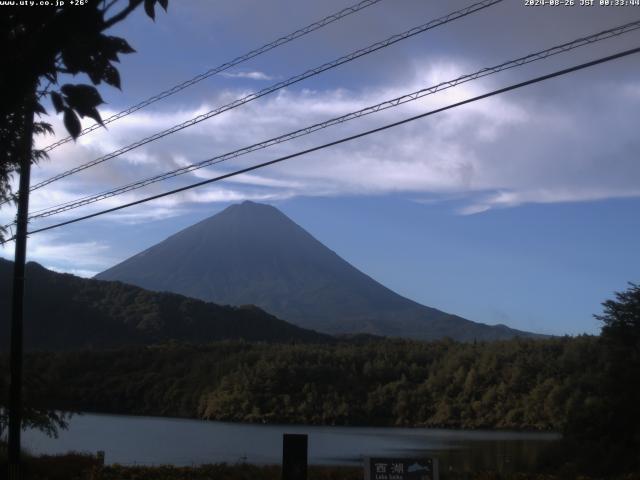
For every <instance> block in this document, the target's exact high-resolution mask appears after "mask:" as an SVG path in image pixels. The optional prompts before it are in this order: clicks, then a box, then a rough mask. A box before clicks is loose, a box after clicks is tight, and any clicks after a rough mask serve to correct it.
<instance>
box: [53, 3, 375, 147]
mask: <svg viewBox="0 0 640 480" xmlns="http://www.w3.org/2000/svg"><path fill="white" fill-rule="evenodd" d="M381 1H382V0H364V1H362V2H360V3H357V4H355V5H352V6H350V7H347V8H344V9H342V10H340V11H339V12H337V13H333V14H331V15H328V16H327V17H325V18H323V19H322V20H319V21H317V22H314V23H312V24H310V25H307V26H306V27H303V28H300V29H299V30H296V31H295V32H293V33H290V34H288V35H285V36H284V37H280V38H278V39H277V40H274V41H273V42H271V43H267V44H266V45H263V46H261V47H259V48H256V49H255V50H251V51H250V52H248V53H245V54H244V55H240V56H239V57H236V58H234V59H233V60H231V61H229V62H226V63H223V64H222V65H218V66H217V67H214V68H212V69H210V70H207V71H206V72H204V73H201V74H199V75H196V76H195V77H193V78H191V79H189V80H186V81H184V82H182V83H179V84H178V85H175V86H173V87H171V88H169V89H167V90H165V91H163V92H160V93H158V94H156V95H154V96H152V97H149V98H147V99H146V100H143V101H142V102H140V103H137V104H135V105H133V106H131V107H129V108H127V109H126V110H122V111H121V112H118V113H116V114H114V115H112V116H110V117H109V118H107V119H105V120H103V121H102V123H103V124H104V125H106V124H108V123H111V122H115V121H116V120H118V119H120V118H122V117H126V116H127V115H130V114H132V113H134V112H137V111H138V110H141V109H143V108H145V107H148V106H149V105H151V104H152V103H155V102H157V101H159V100H162V99H163V98H167V97H169V96H171V95H173V94H175V93H178V92H179V91H181V90H184V89H185V88H188V87H190V86H192V85H195V84H196V83H198V82H201V81H202V80H205V79H207V78H209V77H212V76H213V75H216V74H218V73H220V72H223V71H225V70H228V69H230V68H232V67H235V66H236V65H239V64H241V63H243V62H246V61H247V60H250V59H252V58H254V57H257V56H258V55H262V54H263V53H266V52H268V51H269V50H273V49H274V48H277V47H279V46H281V45H284V44H286V43H289V42H292V41H293V40H296V39H298V38H300V37H302V36H304V35H307V34H308V33H311V32H313V31H315V30H318V29H320V28H322V27H325V26H327V25H329V24H331V23H333V22H335V21H338V20H340V19H342V18H344V17H347V16H349V15H351V14H353V13H356V12H359V11H360V10H364V9H365V8H367V7H370V6H371V5H375V4H376V3H379V2H381ZM101 126H102V125H100V124H98V123H96V124H94V125H91V126H89V127H87V128H85V129H83V130H82V131H81V132H80V135H86V134H87V133H89V132H92V131H94V130H97V129H98V128H100V127H101ZM71 140H73V137H71V136H69V137H65V138H63V139H61V140H58V141H57V142H55V143H52V144H51V145H48V146H46V147H45V148H44V149H43V150H44V151H45V152H50V151H51V150H53V149H54V148H57V147H59V146H60V145H64V144H65V143H67V142H70V141H71Z"/></svg>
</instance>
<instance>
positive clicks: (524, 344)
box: [3, 336, 599, 431]
mask: <svg viewBox="0 0 640 480" xmlns="http://www.w3.org/2000/svg"><path fill="white" fill-rule="evenodd" d="M3 361H4V359H3ZM598 361H599V356H598V354H597V338H596V337H588V336H584V337H578V338H573V339H571V338H561V339H550V340H519V339H518V340H512V341H501V342H491V343H456V342H452V341H448V340H444V341H439V342H432V343H421V342H412V341H404V340H366V341H361V342H354V341H343V342H339V343H335V344H319V345H318V344H316V345H310V344H266V343H249V342H243V341H225V342H216V343H211V344H208V345H190V344H179V343H168V344H164V345H157V346H147V347H128V348H120V349H114V350H106V351H90V350H87V351H81V352H57V353H32V354H30V355H28V356H27V358H26V363H25V365H26V375H25V378H26V379H27V380H28V379H31V381H28V385H31V386H32V387H33V388H27V398H28V400H29V402H30V403H32V404H33V405H34V406H38V405H39V404H41V403H43V402H44V403H45V404H46V405H43V406H46V407H48V408H55V409H60V410H71V411H74V410H75V411H97V412H112V413H127V414H144V415H166V416H177V417H193V418H205V419H210V420H227V421H238V422H285V423H306V424H323V425H387V426H388V425H397V426H400V425H401V426H429V427H461V428H509V429H511V428H518V429H531V430H556V431H561V430H563V429H565V427H566V425H567V422H568V421H569V420H570V415H569V414H570V412H572V411H577V410H581V409H584V408H585V406H587V405H589V404H592V403H594V402H598V401H599V400H598V395H597V388H596V387H597V380H596V377H597V373H596V372H597V370H598ZM3 371H6V369H5V368H3ZM97 379H99V380H98V381H97ZM5 384H6V383H5Z"/></svg>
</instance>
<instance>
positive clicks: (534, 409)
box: [0, 284, 640, 472]
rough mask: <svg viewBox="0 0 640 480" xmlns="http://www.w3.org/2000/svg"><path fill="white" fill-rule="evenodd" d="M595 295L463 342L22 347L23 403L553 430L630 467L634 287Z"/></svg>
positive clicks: (565, 453) (576, 449)
mask: <svg viewBox="0 0 640 480" xmlns="http://www.w3.org/2000/svg"><path fill="white" fill-rule="evenodd" d="M603 307H604V310H603V314H602V315H599V316H597V318H598V319H599V320H601V321H602V322H603V327H602V331H601V335H599V336H586V335H585V336H577V337H562V338H548V339H521V338H516V339H513V340H505V341H494V342H467V343H462V342H454V341H452V340H449V339H444V340H440V341H435V342H420V341H411V340H401V339H383V338H377V337H369V336H355V337H349V338H333V339H332V340H331V341H330V342H326V343H306V342H300V341H289V342H280V343H267V342H249V341H246V340H224V341H216V342H210V343H204V344H193V343H183V342H177V341H169V342H165V343H162V344H157V345H138V346H128V347H118V348H113V349H104V350H93V349H85V350H78V351H57V352H44V351H43V352H31V353H29V354H28V355H27V356H26V358H25V384H26V388H25V403H26V406H27V411H28V412H33V415H31V416H32V417H33V418H34V419H35V420H33V422H34V424H36V425H38V422H40V423H41V424H44V425H49V426H51V425H52V424H54V425H56V424H57V425H58V426H64V420H65V418H64V416H63V417H60V418H55V417H54V418H53V419H51V418H50V417H47V415H51V412H61V411H62V412H104V413H122V414H137V415H157V416H175V417H190V418H201V419H208V420H224V421H234V422H261V423H268V422H278V423H301V424H322V425H371V426H374V425H376V426H426V427H448V428H474V429H475V428H490V429H519V430H538V431H556V432H561V433H562V434H563V436H564V447H563V450H562V454H561V456H562V459H566V458H581V459H583V460H584V461H585V462H591V460H592V459H593V458H597V459H598V465H599V466H602V467H605V466H606V468H607V471H608V472H611V471H615V470H618V471H635V470H637V469H639V468H640V409H638V405H640V388H639V385H638V378H640V286H638V285H634V284H631V287H630V288H629V289H628V290H627V291H625V292H619V293H617V294H616V299H615V300H607V301H606V302H604V303H603ZM0 371H1V372H3V375H2V377H0V395H1V397H0V398H6V394H7V385H8V378H7V376H6V375H7V372H8V368H7V358H6V356H0ZM0 411H2V412H4V410H2V409H0ZM43 415H44V416H43ZM2 426H3V417H2V416H0V427H2Z"/></svg>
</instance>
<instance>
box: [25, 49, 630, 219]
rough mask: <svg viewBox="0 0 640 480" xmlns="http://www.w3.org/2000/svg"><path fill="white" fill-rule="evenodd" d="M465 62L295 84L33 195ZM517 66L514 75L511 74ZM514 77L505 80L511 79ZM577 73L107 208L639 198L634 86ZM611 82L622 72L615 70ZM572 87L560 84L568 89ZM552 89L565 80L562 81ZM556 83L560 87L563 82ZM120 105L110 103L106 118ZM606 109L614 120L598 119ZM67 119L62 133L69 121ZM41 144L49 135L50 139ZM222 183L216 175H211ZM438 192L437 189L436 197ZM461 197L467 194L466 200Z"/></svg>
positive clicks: (186, 178) (119, 129)
mask: <svg viewBox="0 0 640 480" xmlns="http://www.w3.org/2000/svg"><path fill="white" fill-rule="evenodd" d="M473 70H474V68H472V67H471V66H469V65H468V64H467V63H466V62H465V61H463V60H460V59H450V58H447V59H438V58H437V57H436V58H434V59H431V60H429V61H425V60H424V59H423V60H416V61H414V65H413V75H412V76H411V78H409V79H404V78H402V79H400V78H399V79H396V81H394V82H389V83H387V84H385V85H382V86H378V87H372V86H366V85H365V86H363V87H362V88H360V89H358V90H353V89H351V90H350V89H345V88H327V89H299V90H294V89H289V90H281V91H279V92H278V93H276V94H274V95H272V96H269V97H266V98H264V99H260V100H258V101H254V102H251V103H249V104H246V105H244V106H242V107H240V108H237V109H233V110H231V111H228V112H226V113H225V114H223V115H219V116H216V117H214V118H211V119H209V120H206V121H204V122H202V123H199V124H197V125H194V126H193V127H191V128H188V129H185V130H183V131H181V132H178V133H176V134H174V135H170V136H168V137H165V138H163V139H162V140H159V141H157V142H153V143H150V144H147V145H145V146H143V147H141V148H138V149H136V150H134V151H132V152H129V153H126V154H124V155H122V157H119V158H116V159H112V160H109V161H108V162H105V163H104V164H102V165H100V166H97V167H95V168H91V169H89V170H87V171H84V172H82V173H80V174H78V175H74V176H72V177H69V178H68V179H65V180H62V181H60V182H56V183H54V184H52V185H49V186H48V187H46V188H44V189H41V190H38V191H37V192H35V193H34V195H33V199H32V205H33V208H34V209H38V208H44V207H46V206H48V205H51V204H56V203H60V202H66V201H68V200H71V199H73V198H77V197H79V196H83V195H87V194H89V193H93V192H98V191H102V190H106V189H109V188H113V187H117V186H120V185H122V184H126V183H129V182H131V181H133V180H137V179H140V178H145V177H148V176H151V175H155V174H158V173H162V172H165V171H167V170H170V169H174V168H179V167H182V166H185V165H188V164H191V163H193V162H198V161H202V160H205V159H207V158H212V157H216V156H218V155H221V154H224V153H227V152H230V151H233V150H235V149H238V148H239V147H244V146H247V145H251V144H253V143H256V142H260V141H263V140H266V139H269V138H271V137H275V136H278V135H282V134H283V133H286V132H289V131H293V130H296V129H299V128H301V127H304V126H307V125H312V124H314V123H318V122H322V121H325V120H327V119H329V118H333V117H336V116H339V115H344V114H346V113H349V112H351V111H355V110H358V109H360V108H363V107H366V106H369V105H373V104H375V103H377V102H380V101H381V100H384V99H390V98H394V97H397V96H399V95H402V94H406V93H409V92H411V91H413V90H417V89H419V88H425V87H429V86H431V85H434V84H437V83H439V82H441V81H443V80H446V79H450V78H455V77H457V76H459V75H461V74H464V73H468V72H470V71H473ZM509 75H511V76H513V74H512V73H509ZM511 76H509V77H508V78H509V79H510V78H511ZM508 83H509V81H508V79H505V78H503V77H500V76H496V77H491V78H486V79H483V80H481V81H478V82H470V83H466V84H462V85H459V86H458V87H456V88H452V89H448V90H444V91H441V92H439V93H438V94H436V95H432V96H428V97H425V98H422V99H419V100H417V101H415V102H412V103H408V104H405V105H402V106H399V107H397V108H395V109H389V110H385V111H382V112H379V113H377V114H375V115H370V116H366V117H362V118H360V119H358V120H354V121H351V122H348V123H344V124H341V125H339V126H335V127H331V128H328V129H325V130H321V131H318V132H315V133H313V134H311V135H308V136H304V137H300V138H297V139H295V140H293V141H291V142H286V143H282V144H279V145H276V146H273V147H270V148H268V149H265V150H260V151H256V152H253V153H251V154H248V155H245V156H241V157H238V158H234V159H232V160H230V161H228V162H224V163H222V164H219V165H216V166H215V167H208V168H206V169H201V170H196V171H194V172H191V173H189V174H186V175H183V176H181V177H177V178H174V179H172V180H170V181H167V182H162V183H158V184H154V185H150V186H148V187H145V188H144V189H142V190H139V191H136V192H130V193H128V194H125V195H122V196H120V197H116V198H111V199H108V200H105V201H103V202H100V203H98V204H94V205H92V206H89V207H83V208H82V209H79V210H77V211H71V212H68V213H66V214H64V215H63V216H62V217H60V218H69V217H73V216H75V215H76V214H78V213H82V214H85V213H91V212H94V211H97V210H99V209H103V208H107V207H112V206H116V205H120V204H122V203H125V202H130V201H135V200H138V199H140V198H143V197H146V196H148V195H152V194H156V193H159V192H162V191H165V190H169V189H172V188H176V187H180V186H184V185H187V184H190V183H194V182H197V181H200V180H202V179H206V178H212V177H214V176H216V175H220V174H224V173H227V172H230V171H233V170H235V169H238V168H243V167H247V166H250V165H255V164H256V163H259V162H263V161H266V160H272V159H274V158H278V157H280V156H283V155H290V154H292V153H295V152H297V151H301V150H305V149H308V148H310V147H314V146H317V145H320V144H322V143H325V142H331V141H333V140H336V139H339V138H342V137H346V136H349V135H353V134H356V133H359V132H362V131H364V130H367V129H371V128H376V127H379V126H381V125H384V124H386V123H390V122H395V121H398V120H401V119H403V118H406V117H408V116H412V115H416V114H420V113H423V112H426V111H429V110H432V109H434V108H438V107H441V106H445V105H449V104H452V103H455V102H459V101H460V100H463V99H466V98H470V97H473V96H476V95H479V94H482V93H485V92H487V91H489V90H491V89H494V88H498V87H500V86H503V85H505V84H508ZM606 83H607V82H604V83H602V82H601V83H600V84H599V86H598V89H595V90H594V88H593V86H591V87H590V86H589V83H588V81H585V82H583V83H576V82H574V83H572V84H571V85H568V84H567V86H564V87H563V88H568V89H570V93H571V94H570V95H566V96H565V97H566V98H564V99H563V102H562V103H559V102H558V101H557V99H556V98H547V97H546V95H545V92H547V91H548V89H547V87H542V86H541V87H540V88H538V89H536V88H532V89H530V90H523V91H521V92H517V93H511V94H508V95H504V96H499V97H493V98H490V99H486V100H483V101H479V102H475V103H472V104H469V105H465V106H463V107H460V108H456V109H453V110H450V111H446V112H443V113H440V114H437V115H434V116H432V117H428V118H424V119H421V120H418V121H416V122H412V123H409V124H406V125H403V126H401V127H398V128H394V129H391V130H386V131H384V132H381V133H377V134H375V135H371V136H368V137H366V138H362V139H359V140H356V141H353V142H349V143H344V144H341V145H336V146H333V147H330V148H327V149H325V150H322V151H320V152H316V153H312V154H309V155H305V156H303V157H299V158H297V159H294V160H289V161H286V162H284V163H282V164H278V165H274V166H271V167H268V168H265V169H262V170H259V171H255V172H252V173H250V174H243V175H241V176H237V177H232V178H230V179H228V180H225V181H224V182H223V183H220V184H216V185H215V188H207V189H206V190H202V189H196V190H190V191H188V192H185V193H182V194H179V195H176V196H173V197H167V198H164V199H162V200H158V201H154V202H152V203H151V204H148V205H147V206H145V207H136V208H134V209H132V210H129V211H123V212H119V213H118V214H114V215H110V216H108V217H105V218H110V219H113V220H114V221H117V222H123V221H124V222H133V223H135V222H143V221H151V220H156V219H159V218H168V217H171V216H175V215H179V214H183V213H184V212H186V211H189V209H191V208H192V207H194V206H195V205H198V204H202V203H216V202H229V201H241V200H245V199H249V200H273V199H283V198H291V197H294V196H300V195H304V196H314V195H317V196H326V195H334V196H337V195H385V194H390V193H393V194H405V195H407V196H408V197H409V198H417V197H423V198H426V197H429V198H438V197H442V198H444V199H446V198H451V197H452V196H455V198H456V199H460V198H462V199H463V200H462V201H463V202H464V201H465V200H464V199H466V204H464V205H463V206H462V207H459V206H458V207H456V208H458V209H457V210H456V211H457V212H458V213H461V214H471V213H480V212H483V211H487V210H489V209H492V208H507V207H517V206H518V205H522V204H525V203H554V202H569V201H590V200H601V199H606V198H618V197H620V196H638V195H640V192H639V191H638V189H637V188H636V186H635V184H636V183H637V178H639V177H640V166H639V165H638V164H637V162H635V161H634V158H635V153H634V152H637V150H638V148H640V141H638V140H636V137H637V136H636V135H635V131H634V127H633V125H635V122H633V121H631V119H632V118H633V116H634V109H632V108H630V104H629V97H630V96H631V97H633V96H634V95H635V94H636V91H637V82H636V83H634V82H631V83H628V84H625V86H624V88H617V89H616V88H612V85H610V84H606ZM609 83H611V81H609ZM562 85H563V84H560V86H562ZM554 88H556V90H557V87H555V86H554ZM247 93H249V92H247V91H244V90H237V89H228V90H223V91H219V92H217V93H216V94H215V95H214V96H212V97H210V98H208V99H207V100H206V102H204V103H201V104H199V105H198V106H196V107H194V108H191V109H189V108H187V107H183V108H180V109H177V110H176V109H164V110H163V109H162V104H159V106H158V107H156V110H154V111H144V112H138V113H136V114H133V115H130V116H128V117H125V118H123V119H122V120H121V121H118V122H116V123H114V124H112V125H110V126H109V128H108V130H107V129H100V130H98V131H96V132H94V133H92V134H91V135H87V136H85V137H82V138H81V139H80V141H79V142H78V143H77V144H72V143H69V144H66V145H65V146H63V147H61V148H59V149H57V150H55V151H54V152H52V154H51V160H50V161H48V162H45V163H43V164H42V165H41V166H39V168H37V169H35V172H34V176H35V179H34V182H36V181H39V180H41V179H44V178H47V177H48V176H50V175H52V174H55V173H59V172H61V171H64V170H66V169H68V168H70V167H72V166H76V165H78V164H80V163H83V162H86V161H88V160H91V159H93V158H96V157H97V156H99V155H102V154H104V153H107V152H109V151H112V150H115V149H118V148H121V147H123V146H125V145H128V144H129V143H131V142H132V141H134V140H138V139H139V138H141V137H144V136H147V135H150V134H152V133H155V132H157V131H158V130H161V129H164V128H168V127H170V126H172V125H174V124H176V123H178V122H181V121H183V120H185V119H189V118H192V117H195V116H197V115H201V114H203V113H205V112H207V111H209V110H211V109H213V108H215V107H216V106H218V105H222V104H225V103H228V102H230V101H232V100H233V99H235V98H240V97H242V96H244V95H246V94H247ZM556 94H557V92H556ZM110 113H111V112H106V111H105V112H104V115H105V116H107V115H109V114H110ZM598 118H607V119H608V121H607V122H604V123H603V122H598V121H596V119H598ZM56 121H57V122H58V124H57V125H56V128H57V131H63V130H62V127H61V126H60V125H59V123H60V122H59V121H58V120H57V119H56ZM44 143H48V141H47V142H44ZM212 187H213V185H212ZM432 201H433V200H432ZM459 203H460V200H456V204H458V205H459Z"/></svg>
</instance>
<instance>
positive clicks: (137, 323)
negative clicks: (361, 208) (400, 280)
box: [0, 259, 332, 350]
mask: <svg viewBox="0 0 640 480" xmlns="http://www.w3.org/2000/svg"><path fill="white" fill-rule="evenodd" d="M12 272H13V262H10V261H7V260H4V259H0V316H1V317H0V318H1V320H0V350H6V349H8V338H9V318H10V317H9V312H10V299H11V278H12V275H11V274H12ZM26 282H27V283H26V293H25V321H24V327H25V345H26V347H27V348H28V349H36V350H69V349H80V348H105V347H118V346H123V345H150V344H155V343H162V342H167V341H170V340H176V341H182V342H190V343H207V342H211V341H215V340H231V339H233V340H240V339H243V340H248V341H264V342H278V343H282V342H291V341H297V342H327V341H332V338H331V337H329V336H327V335H321V334H319V333H316V332H312V331H310V330H305V329H302V328H299V327H296V326H295V325H291V324H288V323H287V322H284V321H282V320H279V319H277V318H276V317H274V316H273V315H270V314H268V313H266V312H264V311H262V310H261V309H259V308H257V307H254V306H245V307H229V306H220V305H214V304H212V303H206V302H203V301H201V300H195V299H193V298H187V297H184V296H182V295H177V294H174V293H157V292H150V291H147V290H144V289H142V288H140V287H135V286H132V285H125V284H123V283H120V282H104V281H99V280H92V279H86V278H80V277H76V276H74V275H70V274H63V273H56V272H53V271H51V270H47V269H46V268H44V267H42V266H41V265H39V264H37V263H34V262H30V263H28V264H27V275H26Z"/></svg>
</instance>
